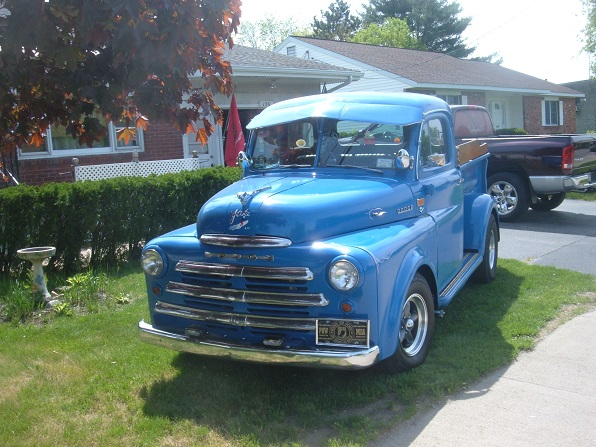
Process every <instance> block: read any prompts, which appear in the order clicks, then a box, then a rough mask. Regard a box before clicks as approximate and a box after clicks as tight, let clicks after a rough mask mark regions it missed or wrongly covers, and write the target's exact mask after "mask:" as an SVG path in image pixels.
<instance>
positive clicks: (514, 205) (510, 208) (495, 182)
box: [488, 172, 530, 222]
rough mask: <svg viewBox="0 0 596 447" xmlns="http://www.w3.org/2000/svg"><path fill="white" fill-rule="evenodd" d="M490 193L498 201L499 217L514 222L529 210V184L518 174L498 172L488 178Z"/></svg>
mask: <svg viewBox="0 0 596 447" xmlns="http://www.w3.org/2000/svg"><path fill="white" fill-rule="evenodd" d="M488 193H489V194H490V195H491V196H493V197H494V198H495V199H496V201H497V211H498V213H499V219H500V220H502V221H503V222H512V221H514V220H517V219H519V218H520V217H522V216H523V215H524V214H526V212H527V211H528V207H529V205H530V194H529V189H528V185H526V183H525V182H524V180H523V179H522V178H521V177H520V176H519V175H517V174H513V173H511V172H498V173H496V174H493V175H491V176H490V177H489V178H488Z"/></svg>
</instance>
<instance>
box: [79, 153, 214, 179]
mask: <svg viewBox="0 0 596 447" xmlns="http://www.w3.org/2000/svg"><path fill="white" fill-rule="evenodd" d="M72 164H73V169H74V179H75V181H82V180H101V179H106V178H114V177H147V176H149V175H151V174H157V175H160V174H169V173H176V172H181V171H194V170H196V169H200V168H206V167H208V166H209V163H208V162H207V161H203V160H199V159H198V158H180V159H175V160H156V161H134V160H133V161H131V162H129V163H110V164H103V165H88V166H79V165H78V159H76V158H73V160H72Z"/></svg>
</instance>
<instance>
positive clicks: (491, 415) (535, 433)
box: [373, 311, 596, 447]
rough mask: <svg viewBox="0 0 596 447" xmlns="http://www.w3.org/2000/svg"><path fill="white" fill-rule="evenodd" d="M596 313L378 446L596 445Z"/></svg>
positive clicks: (573, 323)
mask: <svg viewBox="0 0 596 447" xmlns="http://www.w3.org/2000/svg"><path fill="white" fill-rule="evenodd" d="M595 342H596V311H592V312H589V313H587V314H584V315H581V316H579V317H576V318H574V319H573V320H571V321H569V322H567V323H566V324H564V325H562V326H560V327H559V328H557V329H556V330H555V331H554V332H552V333H551V334H549V335H548V336H547V337H546V338H545V339H544V340H542V341H540V342H539V343H538V344H537V346H536V348H535V350H533V351H532V352H528V353H524V354H522V355H520V356H519V358H518V360H517V361H516V362H515V363H513V364H512V365H511V366H509V367H508V368H504V369H501V370H498V371H495V372H494V373H493V374H491V375H490V376H488V377H486V378H484V379H483V380H481V381H479V382H478V383H475V384H472V385H470V386H469V387H468V388H467V389H466V390H465V391H463V392H460V393H458V394H457V395H454V396H452V397H450V398H449V399H448V400H447V401H445V402H442V403H440V404H437V405H435V406H434V407H432V408H431V409H430V410H428V411H425V412H421V413H420V414H418V415H416V416H415V417H414V418H412V419H411V420H408V421H406V422H404V423H403V424H401V425H399V426H398V427H396V428H395V429H393V430H392V431H391V432H389V433H387V434H386V435H385V436H383V438H382V439H381V440H379V441H378V442H377V443H375V444H373V445H374V446H376V447H399V446H420V447H422V446H424V447H428V446H441V447H443V446H446V447H449V446H459V447H472V446H473V447H477V446H483V447H487V446H498V447H502V446H513V447H517V446H520V447H526V446H527V447H535V446H541V447H549V446H552V447H561V446H574V447H596V349H595V347H594V343H595Z"/></svg>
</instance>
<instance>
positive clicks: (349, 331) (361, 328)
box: [317, 320, 369, 348]
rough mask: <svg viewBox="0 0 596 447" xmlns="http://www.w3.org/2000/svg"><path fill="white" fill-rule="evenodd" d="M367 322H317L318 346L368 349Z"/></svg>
mask: <svg viewBox="0 0 596 447" xmlns="http://www.w3.org/2000/svg"><path fill="white" fill-rule="evenodd" d="M368 332H369V322H368V321H366V320H317V345H328V346H346V347H357V348H360V347H368Z"/></svg>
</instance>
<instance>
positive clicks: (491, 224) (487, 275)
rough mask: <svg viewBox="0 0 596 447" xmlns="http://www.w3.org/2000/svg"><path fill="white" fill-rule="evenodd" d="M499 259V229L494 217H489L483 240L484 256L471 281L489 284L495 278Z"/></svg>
mask: <svg viewBox="0 0 596 447" xmlns="http://www.w3.org/2000/svg"><path fill="white" fill-rule="evenodd" d="M498 258H499V227H498V226H497V220H496V219H495V216H493V215H492V214H491V215H490V219H489V220H488V225H487V226H486V237H485V239H484V256H483V257H482V263H481V264H480V265H479V266H478V268H477V269H476V271H475V272H474V274H473V276H472V279H473V280H474V281H475V282H479V283H483V284H486V283H489V282H491V281H492V280H494V279H495V277H496V276H497V260H498Z"/></svg>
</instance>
